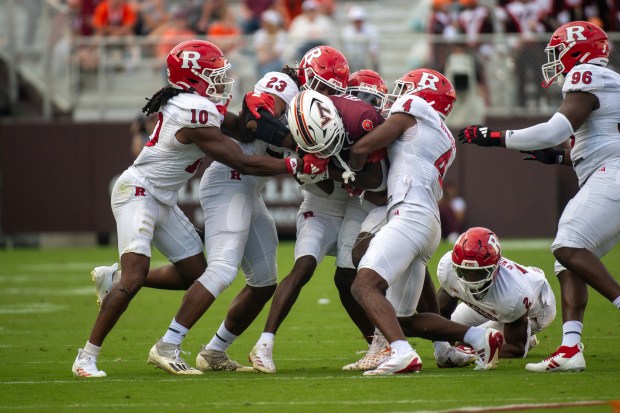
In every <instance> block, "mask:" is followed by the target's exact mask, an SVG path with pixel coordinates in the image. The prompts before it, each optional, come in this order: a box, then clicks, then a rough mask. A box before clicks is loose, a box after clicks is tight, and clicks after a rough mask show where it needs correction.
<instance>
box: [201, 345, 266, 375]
mask: <svg viewBox="0 0 620 413" xmlns="http://www.w3.org/2000/svg"><path fill="white" fill-rule="evenodd" d="M196 368H197V369H198V370H201V371H207V370H210V371H242V372H243V371H255V370H254V369H253V368H252V367H247V366H242V365H241V364H239V363H237V362H236V361H234V360H231V359H230V358H229V357H228V354H226V352H225V351H218V350H207V346H205V345H203V346H202V347H201V348H200V352H199V353H198V355H197V356H196Z"/></svg>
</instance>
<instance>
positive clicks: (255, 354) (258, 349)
mask: <svg viewBox="0 0 620 413" xmlns="http://www.w3.org/2000/svg"><path fill="white" fill-rule="evenodd" d="M250 362H251V363H252V367H254V370H256V371H260V372H261V373H267V374H273V373H275V372H276V365H275V363H274V362H273V347H272V346H270V345H269V344H267V343H256V345H255V346H254V348H253V349H252V351H251V352H250Z"/></svg>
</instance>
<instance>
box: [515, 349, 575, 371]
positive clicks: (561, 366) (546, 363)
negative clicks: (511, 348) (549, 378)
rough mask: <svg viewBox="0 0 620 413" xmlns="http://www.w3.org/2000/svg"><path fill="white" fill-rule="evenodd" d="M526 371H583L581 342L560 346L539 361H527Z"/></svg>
mask: <svg viewBox="0 0 620 413" xmlns="http://www.w3.org/2000/svg"><path fill="white" fill-rule="evenodd" d="M525 369H526V370H528V371H536V372H541V373H548V372H553V371H584V370H585V369H586V360H585V359H584V358H583V344H581V343H579V344H577V345H575V346H572V347H568V346H560V347H559V348H558V349H557V351H556V352H555V353H553V354H552V355H551V356H549V357H548V358H546V359H544V360H543V361H541V362H540V363H528V364H527V365H526V366H525Z"/></svg>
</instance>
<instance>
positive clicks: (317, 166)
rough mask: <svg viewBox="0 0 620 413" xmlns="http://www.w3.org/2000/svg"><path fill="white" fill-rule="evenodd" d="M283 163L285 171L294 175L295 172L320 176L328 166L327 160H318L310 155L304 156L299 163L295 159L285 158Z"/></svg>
mask: <svg viewBox="0 0 620 413" xmlns="http://www.w3.org/2000/svg"><path fill="white" fill-rule="evenodd" d="M285 161H286V170H287V171H288V173H290V174H296V173H297V172H299V173H302V174H307V175H311V174H320V173H323V172H325V171H326V170H327V165H328V164H329V158H319V157H318V156H316V155H314V154H312V153H309V154H307V155H305V156H304V157H303V158H302V159H301V162H300V160H299V159H297V158H286V159H285ZM300 163H301V165H300Z"/></svg>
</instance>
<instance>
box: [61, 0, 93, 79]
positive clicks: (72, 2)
mask: <svg viewBox="0 0 620 413" xmlns="http://www.w3.org/2000/svg"><path fill="white" fill-rule="evenodd" d="M97 1H98V0H68V2H67V5H68V6H69V10H70V12H71V15H72V22H71V31H72V34H73V35H75V36H91V35H93V34H94V32H95V30H94V29H93V14H94V13H95V8H96V7H97ZM72 59H73V61H74V62H75V63H76V64H77V65H78V67H79V69H80V71H81V72H82V73H90V72H95V71H96V70H97V65H98V64H99V59H98V56H97V51H96V50H95V48H93V47H89V46H78V47H77V49H76V51H75V55H74V56H73V58H72Z"/></svg>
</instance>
